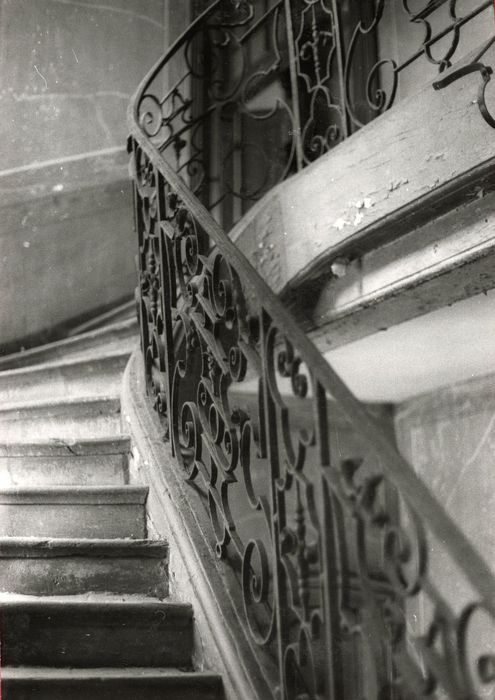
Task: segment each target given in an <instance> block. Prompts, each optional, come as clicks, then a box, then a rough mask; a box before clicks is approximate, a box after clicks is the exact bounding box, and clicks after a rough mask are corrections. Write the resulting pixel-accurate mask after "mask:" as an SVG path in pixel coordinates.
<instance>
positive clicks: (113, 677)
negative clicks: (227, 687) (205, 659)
mask: <svg viewBox="0 0 495 700" xmlns="http://www.w3.org/2000/svg"><path fill="white" fill-rule="evenodd" d="M162 680H164V681H166V680H173V681H174V682H180V683H181V684H183V685H189V684H191V683H194V682H197V681H198V680H201V681H202V682H204V683H211V684H212V685H214V686H216V685H219V686H220V684H221V678H220V676H219V675H218V674H216V673H208V672H207V671H183V670H182V669H177V668H171V667H166V668H156V667H155V668H146V667H140V666H137V667H127V668H47V667H42V666H3V667H2V681H4V682H5V683H7V684H8V685H9V686H10V685H12V686H15V685H17V684H19V685H21V684H24V683H26V682H29V681H36V682H41V683H44V682H46V683H58V682H60V683H64V684H65V683H67V682H77V683H94V682H97V683H102V684H104V683H113V682H114V681H127V682H128V683H129V685H134V684H139V683H140V682H141V681H162Z"/></svg>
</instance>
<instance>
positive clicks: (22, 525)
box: [0, 486, 148, 539]
mask: <svg viewBox="0 0 495 700" xmlns="http://www.w3.org/2000/svg"><path fill="white" fill-rule="evenodd" d="M147 495H148V488H147V487H143V486H120V487H117V486H87V487H86V486H84V487H83V486H75V487H68V486H57V487H50V488H37V487H31V488H7V489H1V490H0V536H7V537H30V536H33V535H35V536H37V537H78V538H79V537H88V538H95V537H103V538H112V539H113V538H132V539H145V538H146V505H145V504H146V498H147Z"/></svg>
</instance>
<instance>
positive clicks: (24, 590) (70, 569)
mask: <svg viewBox="0 0 495 700" xmlns="http://www.w3.org/2000/svg"><path fill="white" fill-rule="evenodd" d="M167 568H168V567H167V562H166V561H165V560H162V559H152V558H145V557H142V558H139V557H132V558H121V559H119V558H105V557H56V558H49V559H47V558H46V557H45V558H39V559H33V558H25V559H21V558H19V559H6V558H2V559H0V591H1V592H5V593H9V592H10V593H12V592H15V593H20V594H24V595H40V596H49V595H54V596H59V595H77V594H81V593H87V592H88V591H92V592H94V593H105V592H106V593H116V594H122V595H124V594H131V595H134V594H135V595H144V596H154V597H156V598H164V597H165V596H166V595H167V594H168V578H167Z"/></svg>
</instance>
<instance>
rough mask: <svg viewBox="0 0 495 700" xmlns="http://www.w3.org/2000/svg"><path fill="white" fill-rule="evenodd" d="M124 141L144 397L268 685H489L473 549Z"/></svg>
mask: <svg viewBox="0 0 495 700" xmlns="http://www.w3.org/2000/svg"><path fill="white" fill-rule="evenodd" d="M129 145H130V151H131V154H132V155H131V158H132V171H133V176H134V190H135V214H136V229H137V233H138V237H139V256H138V258H139V274H140V286H139V290H138V303H139V314H140V325H141V345H142V350H143V355H144V361H145V377H146V385H147V391H148V395H149V397H150V399H151V400H152V401H153V402H154V406H155V408H156V410H157V412H158V414H159V416H160V419H161V421H162V423H163V427H164V435H165V439H168V440H169V441H170V444H171V448H172V451H173V454H174V455H175V459H176V462H177V464H178V468H179V469H180V470H181V471H182V473H183V476H184V479H185V480H186V481H187V482H188V483H189V484H190V485H191V488H193V487H194V488H196V489H197V490H199V491H200V492H201V493H202V494H203V496H204V504H205V508H206V511H207V512H208V514H209V517H210V521H211V530H210V533H209V540H210V543H211V549H212V555H216V556H217V557H218V558H220V559H222V560H224V561H225V562H227V563H228V564H229V565H230V566H231V567H232V571H234V572H235V573H236V575H237V581H238V583H237V586H238V595H239V596H240V599H241V600H242V606H243V620H244V624H245V628H246V634H247V635H249V637H250V639H251V641H252V644H253V645H254V646H255V647H256V648H258V649H259V654H260V656H261V657H262V658H263V659H264V663H265V668H266V673H267V676H268V677H269V679H270V682H271V686H272V687H273V688H274V697H275V698H279V699H282V698H283V699H284V700H285V699H287V700H296V698H297V699H301V698H311V699H314V700H316V699H331V700H356V699H357V698H359V699H361V698H366V700H384V699H389V700H397V699H412V698H452V699H456V700H461V699H466V698H470V699H471V698H479V699H480V700H481V699H482V698H487V697H493V693H494V690H495V654H494V642H495V635H494V633H495V627H494V621H495V618H494V616H495V585H494V578H493V576H492V574H491V572H490V571H489V569H488V568H487V566H486V564H485V563H484V561H483V560H482V559H481V557H479V555H478V554H477V553H476V551H475V549H474V548H473V546H472V545H471V544H470V543H469V542H468V541H467V540H466V538H465V536H464V535H463V533H462V532H461V530H460V529H459V528H458V527H457V526H456V525H455V523H454V522H453V521H452V520H451V519H450V518H449V516H448V515H447V514H446V513H445V512H444V511H443V509H442V508H441V506H440V505H439V504H438V503H437V502H436V500H435V498H434V497H433V496H432V495H431V493H430V492H429V490H428V488H427V487H426V486H425V485H424V484H423V482H422V481H421V480H420V479H419V478H418V477H417V476H416V475H415V473H414V471H413V469H412V467H411V466H410V465H409V464H408V463H407V462H406V461H405V460H404V459H403V458H402V457H401V455H400V454H399V452H398V451H397V448H396V446H395V444H394V443H393V441H392V440H391V439H390V437H389V433H388V431H387V430H386V428H384V425H383V422H382V419H381V418H380V417H377V416H374V415H373V414H372V413H370V411H369V410H368V409H367V407H365V406H363V405H362V404H361V403H360V402H359V401H358V400H357V399H355V397H354V396H353V395H352V394H351V393H350V392H349V391H348V390H347V388H346V387H345V385H344V384H343V383H342V381H341V380H340V379H339V378H338V376H337V375H336V374H335V373H334V372H333V371H332V369H331V368H330V367H329V366H328V364H327V363H326V361H325V360H324V358H323V357H322V356H321V355H320V354H319V353H318V351H317V350H316V348H315V347H314V346H313V345H312V343H311V342H310V341H309V340H308V339H307V338H306V336H305V335H304V334H303V333H302V332H301V331H300V329H299V328H298V327H297V325H296V324H295V322H294V321H293V319H292V318H291V317H290V315H289V314H288V312H287V311H286V310H285V309H284V308H283V307H282V306H281V304H280V302H279V301H278V299H277V298H276V297H274V296H273V295H272V293H271V292H270V290H269V289H268V288H267V287H266V285H265V283H264V282H263V281H262V280H261V279H260V278H259V277H258V276H257V274H256V272H255V271H254V270H253V269H252V268H251V266H250V265H249V263H248V262H247V260H246V259H244V258H243V256H242V254H241V253H239V251H238V250H237V249H236V248H235V247H234V246H233V244H232V243H231V241H230V240H229V239H228V237H227V236H226V234H225V233H224V232H223V231H222V229H220V227H219V226H218V225H217V224H216V222H215V221H214V219H213V218H212V217H211V216H210V215H209V214H208V212H207V211H206V209H205V208H204V207H203V206H202V205H201V204H200V203H199V201H198V200H197V198H196V197H195V195H194V194H193V193H191V192H190V191H189V190H188V188H186V187H185V186H184V184H183V183H182V182H181V180H180V179H179V178H178V177H177V175H176V174H175V173H174V172H173V170H172V169H171V168H170V167H169V166H168V165H167V163H166V162H165V161H164V160H163V158H162V157H161V155H160V153H159V151H158V150H157V149H156V148H154V147H153V146H152V145H151V144H150V142H149V140H148V138H147V137H146V136H144V135H143V134H140V133H139V127H136V130H135V132H134V134H133V136H132V138H131V139H130V143H129ZM346 436H347V438H346ZM346 439H347V447H346V446H345V445H344V443H345V442H346ZM339 443H341V444H339ZM349 445H350V447H349ZM432 468H434V465H432ZM234 595H235V592H234Z"/></svg>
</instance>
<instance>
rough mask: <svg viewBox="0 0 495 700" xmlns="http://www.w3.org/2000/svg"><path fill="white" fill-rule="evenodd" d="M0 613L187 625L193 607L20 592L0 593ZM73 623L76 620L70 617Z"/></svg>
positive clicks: (123, 597) (138, 598)
mask: <svg viewBox="0 0 495 700" xmlns="http://www.w3.org/2000/svg"><path fill="white" fill-rule="evenodd" d="M0 611H1V612H3V613H5V614H7V613H9V612H13V613H16V612H19V613H25V614H29V613H34V614H39V615H46V616H47V619H51V616H57V615H61V614H63V615H70V616H74V615H78V614H80V615H82V616H83V617H82V619H85V618H87V616H88V615H95V614H98V615H105V614H109V615H114V614H115V615H122V616H123V618H124V619H126V620H130V618H131V616H132V615H136V616H137V618H138V619H142V616H146V615H148V616H151V617H153V618H155V617H156V616H157V614H159V615H160V619H162V620H167V619H168V618H170V621H171V622H174V621H176V620H178V619H179V620H181V621H184V622H188V621H189V620H191V619H192V617H193V608H192V605H191V604H190V603H183V602H181V601H175V600H170V599H167V600H160V599H158V598H149V597H145V596H142V595H131V594H117V593H92V592H90V593H83V594H75V595H70V594H68V595H63V596H48V595H43V596H36V595H26V594H22V593H0ZM69 619H71V620H72V621H73V622H74V623H76V621H77V620H76V618H75V617H70V618H69Z"/></svg>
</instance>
